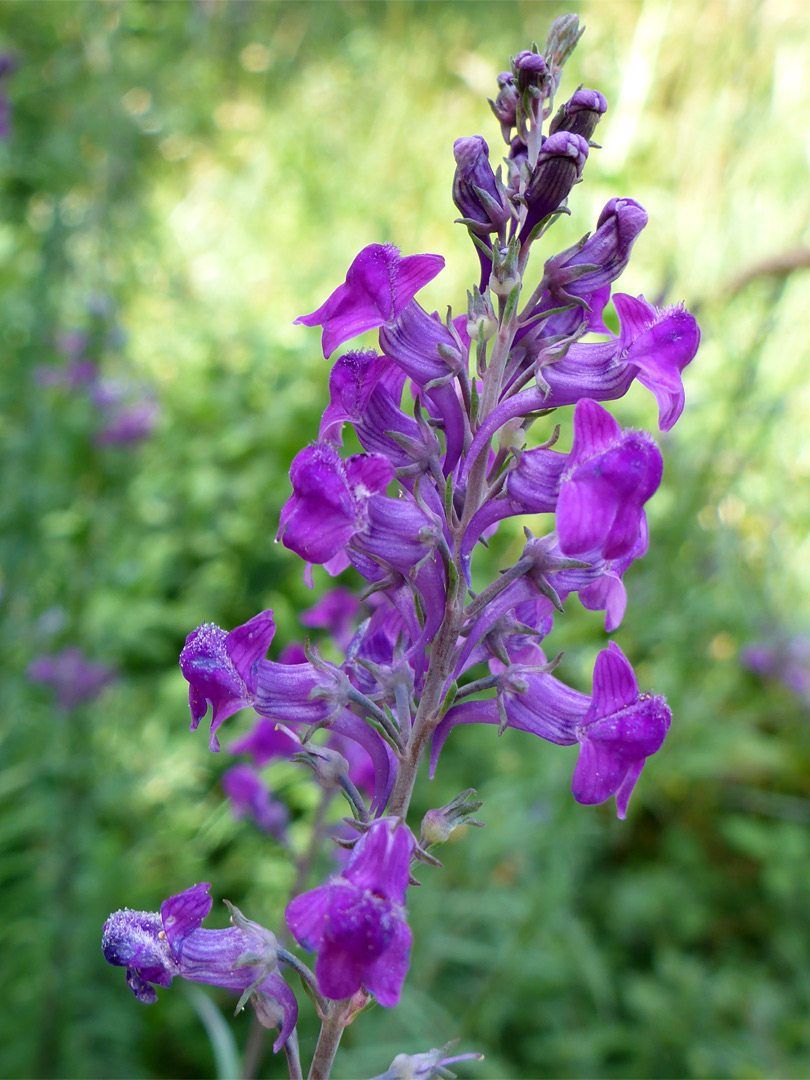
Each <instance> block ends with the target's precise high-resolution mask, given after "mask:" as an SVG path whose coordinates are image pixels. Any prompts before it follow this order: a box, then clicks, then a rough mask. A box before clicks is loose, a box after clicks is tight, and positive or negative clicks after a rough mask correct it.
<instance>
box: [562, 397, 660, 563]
mask: <svg viewBox="0 0 810 1080" xmlns="http://www.w3.org/2000/svg"><path fill="white" fill-rule="evenodd" d="M663 467H664V466H663V461H662V459H661V452H660V450H659V449H658V447H657V446H656V445H655V442H654V441H653V439H652V436H650V435H648V434H647V432H646V431H631V430H626V431H622V429H621V428H620V427H619V425H618V424H617V423H616V421H615V420H614V418H613V417H612V416H611V415H610V413H609V412H608V411H607V410H606V409H603V408H602V406H601V405H599V404H597V402H595V401H591V400H589V399H587V398H584V399H583V400H582V401H580V402H578V404H577V407H576V409H575V410H574V443H573V446H572V447H571V453H570V454H569V455H568V462H567V464H566V467H565V470H564V471H563V474H562V482H561V484H560V494H559V497H558V499H557V516H556V524H557V536H558V538H559V543H560V550H561V551H562V552H563V554H565V555H583V554H585V553H586V552H592V551H599V553H600V554H601V556H602V558H604V559H621V558H624V557H625V556H627V555H629V554H630V552H631V551H632V550H633V548H634V546H635V545H636V544H637V542H638V539H639V537H640V535H641V531H642V519H643V518H644V510H643V506H644V503H645V502H646V501H647V500H648V499H649V498H650V497H651V496H652V495H654V494H655V492H656V491H657V490H658V485H659V484H660V483H661V474H662V471H663Z"/></svg>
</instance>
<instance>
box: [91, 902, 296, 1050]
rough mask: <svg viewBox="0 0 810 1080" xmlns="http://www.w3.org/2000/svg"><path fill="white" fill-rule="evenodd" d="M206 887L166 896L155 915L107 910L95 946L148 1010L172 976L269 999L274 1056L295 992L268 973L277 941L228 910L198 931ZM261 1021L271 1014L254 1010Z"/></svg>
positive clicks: (289, 1024) (286, 1032)
mask: <svg viewBox="0 0 810 1080" xmlns="http://www.w3.org/2000/svg"><path fill="white" fill-rule="evenodd" d="M209 888H210V885H208V884H205V883H203V884H200V885H192V887H191V888H190V889H186V890H185V891H184V892H181V893H177V895H175V896H170V897H169V898H168V900H164V901H163V903H162V904H161V906H160V912H159V913H158V912H156V911H130V910H129V908H124V909H123V910H121V911H116V912H113V914H112V915H110V917H109V919H107V921H106V923H105V924H104V932H103V936H102V940H101V949H102V952H103V953H104V959H105V960H106V961H107V963H108V964H113V965H115V966H117V967H124V968H126V971H127V985H128V986H129V988H130V990H132V992H133V994H134V995H135V997H136V998H137V999H138V1000H139V1001H142V1002H144V1004H146V1005H151V1004H153V1003H154V1002H155V1001H157V994H156V993H155V986H170V985H171V981H172V979H173V978H174V977H175V976H179V977H180V978H181V979H188V980H189V981H190V982H198V983H209V984H211V985H212V986H222V987H225V988H226V989H228V990H235V991H238V992H239V993H243V994H244V993H245V992H248V993H249V994H250V995H252V994H254V993H258V994H260V995H262V994H263V995H267V997H269V998H272V999H273V1000H274V1001H275V1002H276V1003H277V1004H278V1005H279V1006H280V1007H281V1013H282V1015H283V1019H282V1021H281V1024H280V1028H281V1030H280V1032H279V1036H278V1038H277V1039H276V1041H275V1043H274V1045H273V1050H274V1051H276V1052H278V1051H279V1050H280V1049H281V1047H282V1046H283V1045H284V1043H285V1042H286V1041H287V1039H288V1038H289V1037H290V1034H291V1033H292V1030H293V1028H294V1027H295V1022H296V1019H297V1017H298V1005H297V1003H296V1000H295V994H293V992H292V990H291V989H290V988H289V986H287V984H286V982H285V981H284V979H282V977H281V976H280V975H279V974H278V972H277V971H276V970H275V969H276V965H277V946H276V939H275V937H274V935H273V934H271V933H270V931H269V930H265V928H264V927H263V926H260V925H259V924H258V923H254V922H251V921H250V920H248V919H245V918H244V916H243V915H242V914H241V913H240V912H239V911H238V910H237V909H236V908H232V909H231V922H232V923H233V924H234V925H233V926H231V927H228V928H227V929H225V930H203V929H202V927H201V924H202V921H203V919H204V918H205V917H206V915H208V913H209V912H210V910H211V897H210V896H209V895H208V890H209ZM254 1004H256V1005H258V1008H257V1012H259V1015H260V1017H262V1016H267V1015H269V1014H270V1013H271V1010H268V1009H263V1008H261V999H260V1000H259V1002H258V1003H254Z"/></svg>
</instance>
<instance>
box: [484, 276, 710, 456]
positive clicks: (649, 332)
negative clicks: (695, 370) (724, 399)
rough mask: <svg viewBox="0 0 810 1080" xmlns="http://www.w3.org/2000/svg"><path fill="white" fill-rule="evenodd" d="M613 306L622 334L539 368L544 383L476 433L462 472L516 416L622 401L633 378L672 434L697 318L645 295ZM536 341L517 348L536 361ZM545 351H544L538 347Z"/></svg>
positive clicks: (505, 404)
mask: <svg viewBox="0 0 810 1080" xmlns="http://www.w3.org/2000/svg"><path fill="white" fill-rule="evenodd" d="M613 303H614V305H615V307H616V311H617V312H618V315H619V323H620V333H619V336H618V337H616V336H614V335H611V337H610V340H608V341H605V342H598V343H595V344H584V343H582V342H577V343H576V344H573V345H571V346H570V348H569V349H568V350H567V352H566V354H565V356H564V357H562V358H561V359H556V360H555V361H554V362H553V363H549V364H547V365H541V366H539V367H538V370H537V377H538V381H539V382H540V383H541V385H538V386H533V387H529V388H528V389H526V390H521V391H520V393H518V394H514V395H512V396H511V397H509V398H508V399H507V400H505V401H502V402H501V403H500V404H499V405H498V406H497V407H496V408H495V409H493V410H492V412H491V413H490V414H489V416H488V417H487V419H486V420H485V421H484V423H483V424H482V425H481V427H480V428H479V429H478V432H477V433H476V436H475V438H474V439H473V441H472V444H471V446H470V449H469V451H468V453H467V459H466V463H465V469H464V474H465V475H466V472H467V471H468V470H469V468H470V466H471V464H472V462H473V461H474V460H475V458H476V456H477V455H478V453H479V452H480V451H481V449H482V447H484V446H486V445H488V444H489V441H490V440H491V438H492V436H493V435H494V434H495V433H496V432H497V431H498V430H499V429H500V428H502V427H503V426H504V424H506V423H508V422H509V421H510V420H513V419H515V417H518V416H525V415H526V414H527V413H530V412H533V411H535V410H537V409H553V408H559V407H561V406H563V405H575V404H576V403H577V402H578V401H580V400H581V399H582V398H590V399H591V400H593V401H611V400H615V399H616V398H619V397H622V395H623V394H625V393H626V392H627V390H628V388H629V386H630V384H631V383H632V381H633V379H638V381H639V382H640V383H641V384H642V385H643V386H646V387H647V389H648V390H651V391H652V392H653V394H654V395H655V398H656V401H657V402H658V424H659V427H660V428H661V430H662V431H669V430H670V428H671V427H672V426H673V425H674V423H675V421H676V420H677V419H678V417H679V416H680V415H681V412H682V410H683V403H684V391H683V382H682V380H681V372H682V371H683V369H684V368H685V367H686V365H687V364H688V363H689V362H690V361H691V360H692V358H693V357H694V355H695V353H696V352H697V348H698V344H699V343H700V330H699V328H698V325H697V323H696V322H695V319H694V316H692V315H690V314H689V312H688V311H686V310H685V309H684V308H683V307H677V306H676V307H667V308H661V309H658V308H654V307H653V306H652V304H648V303H647V301H646V300H645V299H644V297H643V296H639V297H632V296H627V295H625V294H624V293H617V294H616V295H615V296H614V297H613ZM537 348H538V343H537V342H536V341H530V340H529V339H528V337H527V338H525V339H524V340H523V341H521V342H520V345H519V346H518V347H516V350H515V351H517V350H518V349H526V350H527V355H526V360H527V361H528V360H530V359H532V358H533V353H532V349H537ZM540 353H542V349H540Z"/></svg>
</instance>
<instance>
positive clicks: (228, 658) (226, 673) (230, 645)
mask: <svg viewBox="0 0 810 1080" xmlns="http://www.w3.org/2000/svg"><path fill="white" fill-rule="evenodd" d="M275 631H276V626H275V623H274V622H273V612H272V611H262V612H261V613H260V614H259V615H254V617H253V618H252V619H250V620H249V621H248V622H246V623H244V624H243V625H242V626H237V627H236V629H235V630H231V632H230V633H227V632H226V631H225V630H221V629H220V628H219V627H218V626H215V625H214V624H213V623H205V624H204V625H203V626H198V627H197V629H196V630H192V632H191V633H190V634H189V635H188V637H187V638H186V643H185V645H184V646H183V651H182V652H181V653H180V670H181V671H182V672H183V675H184V677H185V678H186V680H187V681H188V684H189V689H188V704H189V708H190V709H191V730H192V731H196V730H197V726H198V725H199V723H200V720H202V718H203V717H204V716H205V714H206V712H207V711H208V705H209V703H210V705H211V738H210V741H209V744H208V746H209V749H210V750H213V751H214V752H216V751H218V750H219V740H218V739H217V738H216V735H215V732H216V730H217V728H218V727H219V725H220V724H221V723H222V722H223V720H227V719H228V717H229V716H232V715H233V714H234V713H235V712H238V710H239V709H245V708H247V707H248V706H250V705H252V704H253V700H254V697H255V693H256V679H257V674H256V670H257V665H258V662H259V660H260V659H261V658H262V657H263V656H264V655H265V653H266V652H267V650H268V648H269V647H270V642H271V641H272V640H273V634H274V633H275Z"/></svg>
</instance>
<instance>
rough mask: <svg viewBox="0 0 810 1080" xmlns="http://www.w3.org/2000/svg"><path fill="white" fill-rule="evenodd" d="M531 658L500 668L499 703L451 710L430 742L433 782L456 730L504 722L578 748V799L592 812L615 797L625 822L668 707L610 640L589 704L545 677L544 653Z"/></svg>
mask: <svg viewBox="0 0 810 1080" xmlns="http://www.w3.org/2000/svg"><path fill="white" fill-rule="evenodd" d="M527 652H529V653H530V654H531V660H532V663H531V664H530V665H526V664H525V663H519V664H512V665H510V666H509V667H507V668H503V665H502V670H503V672H504V674H503V677H502V685H503V693H502V695H501V696H500V702H496V701H495V700H488V701H471V702H463V703H462V704H461V705H455V706H454V707H453V708H452V709H450V710H449V711H448V713H447V715H446V716H445V717H444V719H443V720H442V722H441V723H440V724H439V726H438V727H437V728H436V733H435V735H434V738H433V747H432V750H431V775H432V773H433V771H435V768H436V762H437V760H438V756H439V753H440V751H441V748H442V746H443V745H444V742H445V739H446V738H447V735H448V733H449V732H450V729H451V728H453V727H455V726H456V725H457V724H476V723H480V724H502V723H503V722H504V718H505V722H506V726H507V727H510V728H516V729H517V730H519V731H530V732H532V734H534V735H539V736H540V737H541V738H542V739H547V740H548V741H549V742H552V743H556V744H557V745H558V746H571V745H573V744H575V743H579V745H580V751H579V758H578V759H577V764H576V768H575V769H574V776H573V780H572V782H571V791H572V793H573V796H574V798H575V799H576V801H577V802H578V803H584V804H587V805H592V804H594V803H601V802H605V801H606V800H607V799H609V798H610V797H611V795H615V796H616V811H617V814H618V816H619V817H620V818H623V817H625V815H626V813H627V804H628V802H629V799H630V795H631V794H632V792H633V788H634V787H635V785H636V781H637V780H638V778H639V776H640V775H641V770H642V769H643V768H644V762H645V761H646V760H647V758H648V757H650V756H651V755H652V754H654V753H656V751H657V750H659V749H660V748H661V744H662V743H663V741H664V738H665V736H666V733H667V731H668V730H669V724H670V719H671V713H670V711H669V708H668V706H667V703H666V701H665V700H664V698H663V697H661V696H654V695H652V694H642V693H640V692H639V688H638V682H637V681H636V676H635V674H634V672H633V669H632V667H631V666H630V662H629V660H628V659H627V657H626V656H625V655H624V653H623V652H622V650H621V649H620V648H619V646H618V645H617V644H616V643H615V642H613V641H611V643H610V645H609V646H608V647H607V648H606V649H603V650H602V652H600V653H599V655H598V656H597V658H596V664H595V665H594V669H593V694H592V696H591V697H590V698H589V697H588V696H587V694H581V693H579V691H577V690H572V689H570V688H569V687H567V686H566V685H565V684H564V683H562V682H560V681H559V679H555V678H554V676H553V675H550V674H548V673H547V671H541V670H540V668H541V667H542V666H543V665H544V664H545V657H544V656H543V654H542V652H541V651H540V649H539V648H536V647H532V648H531V649H530V650H527ZM521 659H525V657H521ZM496 663H497V662H496V661H493V665H495V664H496ZM521 684H522V685H521ZM499 704H500V706H501V708H500V709H499V707H498V706H499Z"/></svg>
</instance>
